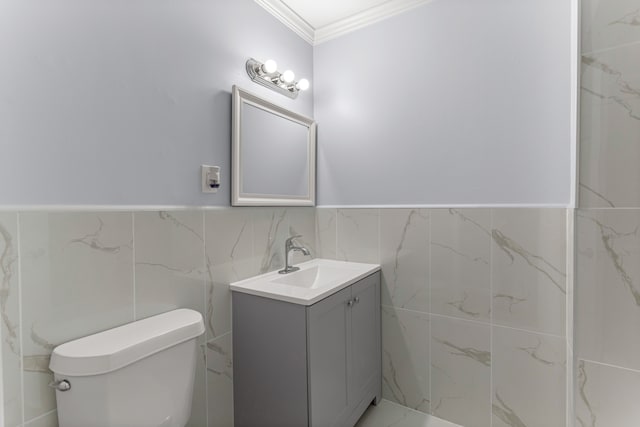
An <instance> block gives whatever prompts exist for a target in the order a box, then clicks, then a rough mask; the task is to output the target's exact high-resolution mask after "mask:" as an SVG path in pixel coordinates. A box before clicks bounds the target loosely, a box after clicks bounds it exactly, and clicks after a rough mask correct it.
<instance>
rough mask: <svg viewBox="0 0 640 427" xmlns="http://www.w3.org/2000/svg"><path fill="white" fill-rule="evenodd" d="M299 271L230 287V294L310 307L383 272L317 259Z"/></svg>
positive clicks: (359, 265) (374, 266) (261, 276)
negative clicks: (259, 297) (377, 272)
mask: <svg viewBox="0 0 640 427" xmlns="http://www.w3.org/2000/svg"><path fill="white" fill-rule="evenodd" d="M297 267H300V270H299V271H296V272H294V273H289V274H279V273H278V272H277V271H274V272H271V273H266V274H262V275H260V276H256V277H252V278H250V279H246V280H242V281H240V282H235V283H232V284H231V290H232V291H235V292H243V293H246V294H251V295H258V296H262V297H266V298H272V299H277V300H281V301H287V302H292V303H295V304H303V305H311V304H314V303H316V302H318V301H320V300H321V299H324V298H326V297H328V296H329V295H331V294H333V293H335V292H338V291H339V290H341V289H343V288H346V287H347V286H349V285H352V284H354V283H355V282H357V281H358V280H360V279H362V278H364V277H367V276H368V275H370V274H372V273H375V272H376V271H378V270H380V266H379V265H377V264H362V263H357V262H345V261H333V260H328V259H314V260H311V261H307V262H304V263H302V264H298V265H297Z"/></svg>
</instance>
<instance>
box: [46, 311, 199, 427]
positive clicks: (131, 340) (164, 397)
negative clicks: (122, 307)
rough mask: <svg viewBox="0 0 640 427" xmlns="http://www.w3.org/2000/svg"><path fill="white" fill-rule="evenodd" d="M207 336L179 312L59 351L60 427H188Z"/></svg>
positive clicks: (55, 361) (191, 314)
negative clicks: (201, 340)
mask: <svg viewBox="0 0 640 427" xmlns="http://www.w3.org/2000/svg"><path fill="white" fill-rule="evenodd" d="M203 333H204V323H203V321H202V316H201V315H200V313H198V312H197V311H193V310H187V309H180V310H174V311H170V312H168V313H164V314H160V315H157V316H153V317H149V318H147V319H143V320H139V321H136V322H133V323H129V324H127V325H124V326H120V327H118V328H114V329H110V330H108V331H104V332H100V333H98V334H95V335H90V336H88V337H84V338H81V339H78V340H75V341H70V342H68V343H65V344H62V345H60V346H58V347H56V348H55V349H54V350H53V354H52V355H51V363H50V365H49V367H50V368H51V370H52V371H53V372H54V374H55V380H56V382H57V390H56V399H57V402H58V420H59V423H60V427H158V426H162V427H184V426H185V424H186V423H187V421H188V420H189V415H190V413H191V397H192V395H193V380H194V375H195V366H196V357H198V345H197V343H196V339H197V337H198V336H200V335H202V334H203ZM65 381H66V382H65ZM69 386H70V387H69ZM66 388H68V390H67V391H62V390H64V389H66Z"/></svg>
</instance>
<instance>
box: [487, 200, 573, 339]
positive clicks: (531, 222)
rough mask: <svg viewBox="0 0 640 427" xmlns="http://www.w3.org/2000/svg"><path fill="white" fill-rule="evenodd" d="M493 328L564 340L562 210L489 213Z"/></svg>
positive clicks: (564, 293)
mask: <svg viewBox="0 0 640 427" xmlns="http://www.w3.org/2000/svg"><path fill="white" fill-rule="evenodd" d="M492 215H493V227H492V231H491V233H492V238H493V244H492V247H491V251H492V281H493V283H492V292H493V311H492V320H493V322H494V323H497V324H500V325H505V326H511V327H514V328H520V329H526V330H529V331H535V332H543V333H549V334H554V335H561V336H562V335H564V334H565V332H566V331H565V322H566V318H565V316H566V296H567V295H566V293H567V286H566V280H567V275H566V272H565V270H566V264H567V259H566V210H565V209H533V208H531V209H529V208H524V209H494V210H493V213H492Z"/></svg>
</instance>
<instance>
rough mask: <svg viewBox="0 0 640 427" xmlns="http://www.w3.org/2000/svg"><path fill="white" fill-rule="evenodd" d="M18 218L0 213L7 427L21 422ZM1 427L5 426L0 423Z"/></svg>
mask: <svg viewBox="0 0 640 427" xmlns="http://www.w3.org/2000/svg"><path fill="white" fill-rule="evenodd" d="M18 286H19V283H18V216H17V214H15V213H0V322H1V325H0V337H2V345H1V346H0V351H1V352H2V358H1V360H2V366H1V367H0V368H1V369H2V381H3V382H2V384H1V386H2V387H3V389H2V394H3V397H4V402H2V404H3V405H4V411H0V414H4V425H5V426H7V427H15V426H17V425H19V424H21V423H22V369H21V367H20V362H21V357H22V348H21V346H20V307H19V302H20V301H19V289H18ZM0 424H2V423H1V422H0Z"/></svg>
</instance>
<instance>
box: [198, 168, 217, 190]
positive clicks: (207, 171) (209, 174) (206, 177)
mask: <svg viewBox="0 0 640 427" xmlns="http://www.w3.org/2000/svg"><path fill="white" fill-rule="evenodd" d="M219 187H220V167H218V166H209V165H202V192H203V193H217V192H218V188H219Z"/></svg>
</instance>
